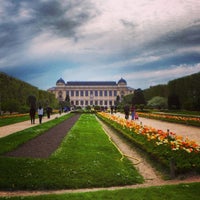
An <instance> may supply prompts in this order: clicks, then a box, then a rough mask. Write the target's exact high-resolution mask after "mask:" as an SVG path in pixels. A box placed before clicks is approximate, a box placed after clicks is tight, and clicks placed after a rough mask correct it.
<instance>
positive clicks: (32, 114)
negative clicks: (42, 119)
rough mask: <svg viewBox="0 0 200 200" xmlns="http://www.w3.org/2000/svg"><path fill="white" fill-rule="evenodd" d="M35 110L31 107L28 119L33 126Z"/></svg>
mask: <svg viewBox="0 0 200 200" xmlns="http://www.w3.org/2000/svg"><path fill="white" fill-rule="evenodd" d="M35 112H36V111H35V108H34V106H31V108H30V111H29V114H30V118H31V124H35Z"/></svg>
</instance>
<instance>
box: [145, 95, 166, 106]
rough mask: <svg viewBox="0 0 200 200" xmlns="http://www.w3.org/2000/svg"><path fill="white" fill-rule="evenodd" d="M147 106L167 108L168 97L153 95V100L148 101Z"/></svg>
mask: <svg viewBox="0 0 200 200" xmlns="http://www.w3.org/2000/svg"><path fill="white" fill-rule="evenodd" d="M147 106H148V107H150V108H157V109H161V108H167V98H164V97H159V96H156V97H153V98H152V99H151V100H149V101H148V103H147Z"/></svg>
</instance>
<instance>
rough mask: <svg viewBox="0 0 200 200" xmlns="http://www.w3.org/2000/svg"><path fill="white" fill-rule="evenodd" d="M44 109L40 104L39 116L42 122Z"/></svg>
mask: <svg viewBox="0 0 200 200" xmlns="http://www.w3.org/2000/svg"><path fill="white" fill-rule="evenodd" d="M43 114H44V111H43V108H42V107H41V106H39V108H38V117H39V123H40V124H41V123H42V117H43Z"/></svg>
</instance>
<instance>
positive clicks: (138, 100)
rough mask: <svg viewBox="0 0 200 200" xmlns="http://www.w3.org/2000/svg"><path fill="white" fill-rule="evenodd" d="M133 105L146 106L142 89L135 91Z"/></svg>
mask: <svg viewBox="0 0 200 200" xmlns="http://www.w3.org/2000/svg"><path fill="white" fill-rule="evenodd" d="M132 104H133V105H145V104H146V101H145V98H144V94H143V91H142V90H141V89H140V88H139V89H137V90H135V91H134V95H133V98H132Z"/></svg>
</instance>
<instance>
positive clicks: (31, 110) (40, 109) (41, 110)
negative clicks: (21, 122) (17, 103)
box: [29, 106, 52, 124]
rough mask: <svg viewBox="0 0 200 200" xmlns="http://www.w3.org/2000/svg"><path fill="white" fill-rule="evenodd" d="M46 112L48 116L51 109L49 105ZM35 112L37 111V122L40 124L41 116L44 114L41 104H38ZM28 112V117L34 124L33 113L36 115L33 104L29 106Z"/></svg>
mask: <svg viewBox="0 0 200 200" xmlns="http://www.w3.org/2000/svg"><path fill="white" fill-rule="evenodd" d="M46 112H47V117H48V118H50V114H51V112H52V109H51V108H50V107H47V109H46ZM37 113H38V118H39V123H40V124H41V123H42V117H43V116H44V109H43V108H42V106H39V108H38V110H37ZM29 114H30V118H31V124H35V115H36V108H35V106H31V108H30V112H29Z"/></svg>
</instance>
